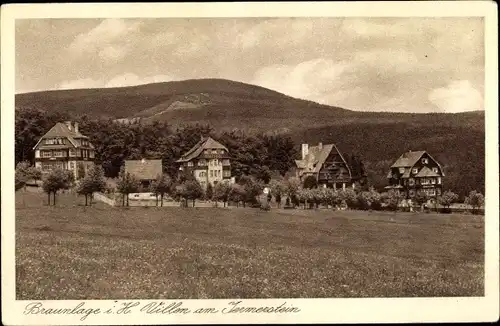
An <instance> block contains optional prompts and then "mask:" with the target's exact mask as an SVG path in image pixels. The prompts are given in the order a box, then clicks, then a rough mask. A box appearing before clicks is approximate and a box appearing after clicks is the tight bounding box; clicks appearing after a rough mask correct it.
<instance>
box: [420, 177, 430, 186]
mask: <svg viewBox="0 0 500 326" xmlns="http://www.w3.org/2000/svg"><path fill="white" fill-rule="evenodd" d="M420 183H421V184H423V185H427V184H429V179H427V178H422V180H421V181H420Z"/></svg>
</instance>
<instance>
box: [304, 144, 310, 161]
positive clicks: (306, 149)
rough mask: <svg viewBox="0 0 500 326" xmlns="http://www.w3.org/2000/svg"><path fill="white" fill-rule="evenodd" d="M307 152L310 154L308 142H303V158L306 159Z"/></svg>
mask: <svg viewBox="0 0 500 326" xmlns="http://www.w3.org/2000/svg"><path fill="white" fill-rule="evenodd" d="M307 154H309V145H308V144H302V159H303V160H305V159H306V156H307Z"/></svg>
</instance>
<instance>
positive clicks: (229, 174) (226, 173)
mask: <svg viewBox="0 0 500 326" xmlns="http://www.w3.org/2000/svg"><path fill="white" fill-rule="evenodd" d="M223 173H224V177H226V178H228V177H230V176H231V171H229V170H224V172H223Z"/></svg>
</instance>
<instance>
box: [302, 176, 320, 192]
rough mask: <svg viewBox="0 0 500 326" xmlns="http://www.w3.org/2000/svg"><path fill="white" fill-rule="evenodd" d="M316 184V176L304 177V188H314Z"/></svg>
mask: <svg viewBox="0 0 500 326" xmlns="http://www.w3.org/2000/svg"><path fill="white" fill-rule="evenodd" d="M317 186H318V180H316V178H315V177H314V176H312V175H308V176H307V177H306V178H305V179H304V184H303V187H304V188H305V189H313V188H316V187H317Z"/></svg>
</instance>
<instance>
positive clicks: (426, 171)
mask: <svg viewBox="0 0 500 326" xmlns="http://www.w3.org/2000/svg"><path fill="white" fill-rule="evenodd" d="M439 176H440V175H439V173H436V172H434V171H432V170H431V169H429V168H428V167H426V166H424V167H423V168H422V170H420V171H419V172H418V173H417V175H416V176H415V177H417V178H421V177H439Z"/></svg>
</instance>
